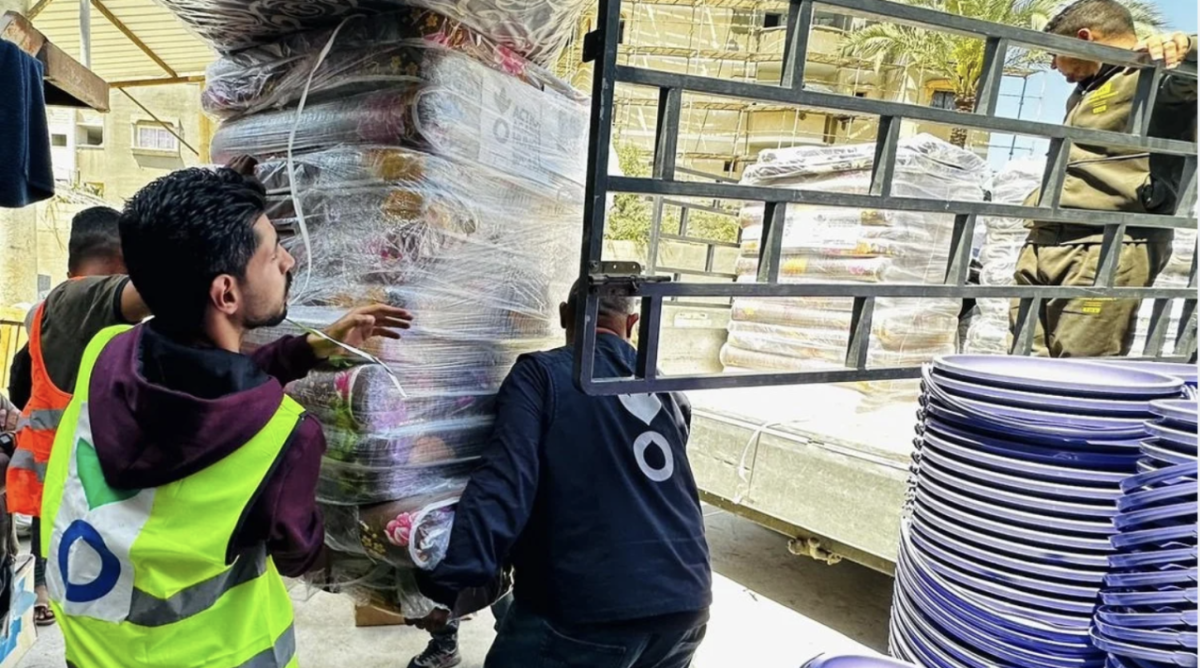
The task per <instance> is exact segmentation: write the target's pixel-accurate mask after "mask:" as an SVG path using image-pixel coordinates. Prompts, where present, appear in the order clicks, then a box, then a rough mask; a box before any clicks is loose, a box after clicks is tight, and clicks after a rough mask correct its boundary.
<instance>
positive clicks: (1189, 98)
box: [1157, 35, 1197, 104]
mask: <svg viewBox="0 0 1200 668" xmlns="http://www.w3.org/2000/svg"><path fill="white" fill-rule="evenodd" d="M1189 39H1191V42H1192V43H1191V48H1190V49H1188V52H1187V56H1185V57H1184V59H1183V62H1185V63H1190V64H1191V65H1192V66H1193V67H1195V66H1196V52H1197V39H1196V36H1195V35H1191V36H1189ZM1157 102H1159V103H1163V104H1195V103H1196V79H1195V78H1193V77H1183V76H1171V75H1170V73H1168V74H1167V77H1166V78H1165V79H1164V80H1163V82H1162V85H1161V86H1160V87H1159V89H1158V99H1157Z"/></svg>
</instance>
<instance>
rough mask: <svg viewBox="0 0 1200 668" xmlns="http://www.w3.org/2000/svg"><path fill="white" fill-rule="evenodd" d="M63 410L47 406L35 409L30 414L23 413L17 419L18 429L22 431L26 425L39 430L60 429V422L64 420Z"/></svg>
mask: <svg viewBox="0 0 1200 668" xmlns="http://www.w3.org/2000/svg"><path fill="white" fill-rule="evenodd" d="M63 412H64V411H63V410H62V409H59V408H47V409H44V410H40V411H33V412H32V413H30V414H29V415H28V416H25V415H22V416H21V417H20V418H18V419H17V431H21V430H22V429H24V428H25V427H32V428H34V429H37V430H45V429H58V425H59V423H61V422H62V417H63Z"/></svg>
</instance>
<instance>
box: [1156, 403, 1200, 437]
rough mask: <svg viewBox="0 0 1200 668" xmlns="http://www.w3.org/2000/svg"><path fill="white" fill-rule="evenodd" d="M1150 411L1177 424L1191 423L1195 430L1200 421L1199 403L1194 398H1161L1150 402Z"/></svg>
mask: <svg viewBox="0 0 1200 668" xmlns="http://www.w3.org/2000/svg"><path fill="white" fill-rule="evenodd" d="M1150 412H1151V413H1153V414H1154V415H1157V416H1158V417H1160V418H1163V419H1164V420H1170V421H1171V422H1175V423H1177V424H1183V425H1191V426H1192V431H1195V429H1196V425H1197V423H1198V422H1200V416H1198V415H1197V412H1198V411H1197V405H1196V401H1195V400H1194V399H1192V400H1189V399H1159V400H1157V401H1151V402H1150Z"/></svg>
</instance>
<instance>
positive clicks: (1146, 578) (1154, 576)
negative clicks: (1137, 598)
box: [1104, 564, 1197, 589]
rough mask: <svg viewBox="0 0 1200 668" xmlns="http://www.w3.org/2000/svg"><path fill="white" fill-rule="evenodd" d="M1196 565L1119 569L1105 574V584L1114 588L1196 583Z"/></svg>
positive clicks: (1193, 584)
mask: <svg viewBox="0 0 1200 668" xmlns="http://www.w3.org/2000/svg"><path fill="white" fill-rule="evenodd" d="M1196 582H1197V575H1196V567H1195V566H1192V567H1191V568H1186V567H1184V566H1183V565H1181V564H1167V565H1166V566H1162V567H1160V568H1151V569H1143V570H1138V571H1118V572H1113V573H1109V574H1108V575H1105V576H1104V585H1105V586H1106V587H1111V588H1113V589H1132V588H1136V587H1159V586H1163V585H1181V586H1186V585H1192V586H1193V587H1194V586H1195V585H1196Z"/></svg>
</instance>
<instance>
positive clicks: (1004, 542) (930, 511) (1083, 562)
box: [913, 497, 1112, 569]
mask: <svg viewBox="0 0 1200 668" xmlns="http://www.w3.org/2000/svg"><path fill="white" fill-rule="evenodd" d="M913 508H914V509H915V510H916V512H917V513H919V514H920V516H921V518H922V519H923V520H925V521H926V522H927V523H928V524H931V525H933V526H936V527H937V528H939V529H941V530H942V531H944V532H946V533H949V534H952V535H954V536H956V537H958V538H960V539H962V540H965V541H969V542H973V543H976V544H978V545H982V546H984V547H988V548H991V549H994V550H997V551H999V552H1006V553H1008V554H1013V555H1017V556H1019V557H1022V558H1025V559H1031V560H1037V561H1040V562H1042V563H1045V564H1050V565H1061V566H1068V567H1069V566H1080V567H1084V568H1093V569H1100V568H1108V567H1109V560H1110V558H1111V557H1112V555H1105V554H1094V553H1092V552H1091V551H1088V550H1082V551H1075V550H1064V549H1061V548H1059V547H1057V546H1055V547H1044V546H1041V545H1030V544H1028V543H1026V542H1024V541H1014V540H1012V539H1011V537H1010V536H1008V535H1007V534H1005V533H997V534H989V533H984V532H981V531H978V530H977V529H976V527H974V526H973V525H970V524H969V522H970V516H969V515H964V514H961V513H956V515H955V516H953V517H951V516H943V515H941V514H939V513H938V511H937V509H935V508H933V507H932V506H930V505H928V503H926V502H925V501H923V500H922V499H921V498H920V497H918V498H917V499H916V503H915V504H914V506H913ZM1100 542H1101V543H1103V544H1105V545H1107V544H1108V543H1107V541H1100Z"/></svg>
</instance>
